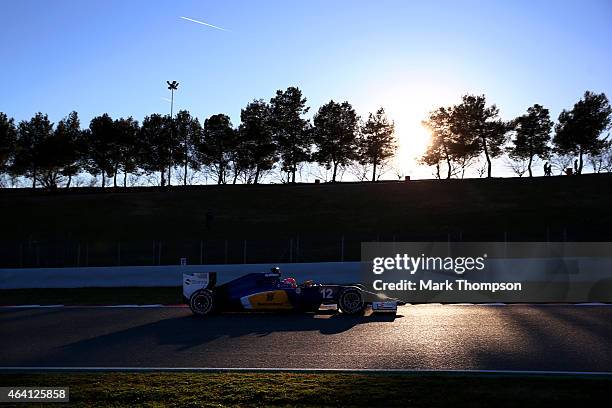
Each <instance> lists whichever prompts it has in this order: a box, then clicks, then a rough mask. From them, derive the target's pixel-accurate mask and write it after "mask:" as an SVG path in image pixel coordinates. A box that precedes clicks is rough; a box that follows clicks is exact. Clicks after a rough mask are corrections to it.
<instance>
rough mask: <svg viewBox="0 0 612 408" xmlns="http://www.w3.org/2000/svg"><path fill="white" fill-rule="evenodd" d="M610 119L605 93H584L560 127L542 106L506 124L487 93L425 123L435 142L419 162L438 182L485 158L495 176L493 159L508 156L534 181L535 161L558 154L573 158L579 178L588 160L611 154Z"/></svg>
mask: <svg viewBox="0 0 612 408" xmlns="http://www.w3.org/2000/svg"><path fill="white" fill-rule="evenodd" d="M611 120H612V108H611V107H610V103H609V101H608V98H607V97H606V95H605V94H604V93H601V94H596V93H593V92H589V91H587V92H585V94H584V96H583V98H582V99H580V100H579V101H578V102H576V104H574V107H573V108H572V109H570V110H563V111H562V112H561V114H560V115H559V118H558V121H557V123H556V124H554V123H553V121H552V120H551V119H550V113H549V111H548V109H546V108H544V107H543V106H542V105H538V104H535V105H533V106H531V107H530V108H528V109H527V112H526V113H525V114H524V115H521V116H519V117H517V118H516V119H514V120H511V121H503V120H501V119H500V118H499V109H498V108H497V107H496V106H495V105H490V106H487V103H486V99H485V96H484V95H479V96H475V95H465V96H463V98H462V101H461V103H459V104H457V105H454V106H449V107H440V108H438V109H436V110H434V111H432V112H431V113H430V114H429V117H428V118H427V119H426V120H425V121H423V125H424V126H425V127H427V128H428V129H429V130H430V132H431V135H432V139H431V143H430V145H429V148H428V149H427V151H426V153H425V154H424V156H423V157H422V158H421V162H422V163H423V164H426V165H429V166H435V168H436V177H438V178H442V177H443V175H442V174H441V173H442V171H443V170H442V169H443V168H444V167H445V168H446V174H445V177H446V178H451V177H453V176H455V175H458V174H462V173H463V172H464V171H465V169H466V167H467V166H469V165H470V164H471V163H473V162H474V160H477V159H479V158H481V157H483V156H484V160H485V161H486V173H487V176H488V177H491V173H492V159H494V158H497V157H499V156H501V155H503V154H504V153H506V154H507V155H508V157H509V158H510V159H511V160H513V161H515V162H516V161H524V162H526V169H527V171H528V173H529V176H530V177H531V176H532V175H533V171H532V164H533V162H534V160H535V159H537V158H539V159H542V160H549V159H550V158H551V155H552V154H555V155H560V156H571V157H575V158H576V159H575V166H574V169H575V172H576V173H577V174H581V173H582V171H583V168H584V162H585V157H586V156H589V157H590V158H595V157H597V156H600V155H601V154H602V153H603V152H606V151H609V149H610V145H611V141H610V140H609V138H608V137H607V136H606V137H604V132H605V131H607V130H609V129H610V124H611ZM553 128H554V136H553V135H552V133H553ZM608 136H609V135H608ZM508 142H510V143H508Z"/></svg>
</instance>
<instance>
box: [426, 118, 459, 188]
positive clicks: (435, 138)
mask: <svg viewBox="0 0 612 408" xmlns="http://www.w3.org/2000/svg"><path fill="white" fill-rule="evenodd" d="M451 115H452V107H448V108H444V107H441V108H438V109H436V110H435V111H433V112H430V113H429V117H428V118H427V119H426V120H424V121H423V122H422V123H423V126H425V127H426V128H427V129H429V131H430V133H431V141H430V143H429V146H428V147H427V151H426V152H425V154H424V155H423V157H421V159H420V162H421V163H423V164H426V165H428V166H436V177H437V178H442V176H441V172H440V163H441V162H444V163H446V178H447V179H450V178H451V176H452V174H453V164H452V162H453V160H454V159H455V156H456V155H457V154H458V147H459V146H456V142H455V139H454V135H453V132H452V130H451Z"/></svg>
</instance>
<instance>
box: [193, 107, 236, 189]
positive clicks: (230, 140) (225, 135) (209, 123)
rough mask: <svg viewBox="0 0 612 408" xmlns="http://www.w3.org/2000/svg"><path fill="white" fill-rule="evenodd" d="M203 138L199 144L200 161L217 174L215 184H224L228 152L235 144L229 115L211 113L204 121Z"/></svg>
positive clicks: (229, 158) (234, 132)
mask: <svg viewBox="0 0 612 408" xmlns="http://www.w3.org/2000/svg"><path fill="white" fill-rule="evenodd" d="M202 133H203V140H202V144H201V145H200V155H201V156H200V157H201V158H202V163H204V164H205V165H206V166H209V168H210V171H211V172H212V173H213V174H215V175H216V176H217V184H225V183H226V176H227V171H228V170H229V164H230V161H231V157H230V153H231V151H232V149H234V147H235V145H236V131H235V130H234V129H233V127H232V122H231V121H230V118H229V116H227V115H223V114H218V115H212V116H211V117H210V118H208V119H206V120H205V121H204V128H203V132H202Z"/></svg>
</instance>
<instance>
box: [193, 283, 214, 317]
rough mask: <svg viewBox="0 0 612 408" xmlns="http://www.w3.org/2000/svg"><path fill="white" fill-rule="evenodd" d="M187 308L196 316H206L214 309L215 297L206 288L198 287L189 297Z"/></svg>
mask: <svg viewBox="0 0 612 408" xmlns="http://www.w3.org/2000/svg"><path fill="white" fill-rule="evenodd" d="M189 308H190V309H191V311H192V312H193V314H194V315H196V316H206V315H209V314H211V313H212V312H213V311H214V310H215V297H214V296H213V293H212V292H211V291H210V290H208V289H200V290H198V291H196V292H194V294H193V295H191V298H189Z"/></svg>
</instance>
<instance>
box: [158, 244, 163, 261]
mask: <svg viewBox="0 0 612 408" xmlns="http://www.w3.org/2000/svg"><path fill="white" fill-rule="evenodd" d="M162 244H163V241H159V247H158V251H157V264H158V265H161V251H162Z"/></svg>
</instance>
